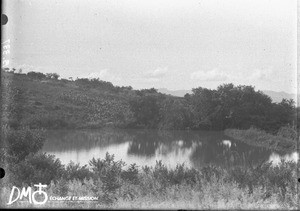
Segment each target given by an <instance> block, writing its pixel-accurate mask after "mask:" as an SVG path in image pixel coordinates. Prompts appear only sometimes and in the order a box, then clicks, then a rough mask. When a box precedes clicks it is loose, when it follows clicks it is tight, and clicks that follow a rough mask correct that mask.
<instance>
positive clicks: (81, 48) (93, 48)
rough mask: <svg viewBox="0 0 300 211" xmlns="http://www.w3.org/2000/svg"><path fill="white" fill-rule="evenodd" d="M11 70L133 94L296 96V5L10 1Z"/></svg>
mask: <svg viewBox="0 0 300 211" xmlns="http://www.w3.org/2000/svg"><path fill="white" fill-rule="evenodd" d="M3 9H4V13H5V14H7V16H8V23H7V24H6V25H5V26H4V29H3V30H4V31H3V35H4V36H3V37H2V42H3V41H5V40H7V39H10V54H9V55H8V57H9V65H8V67H14V68H17V69H19V68H21V69H22V71H23V72H28V71H38V72H43V73H49V72H56V73H58V74H59V75H60V76H61V77H62V78H69V77H73V78H74V79H75V78H77V77H78V78H100V79H101V80H105V81H110V82H112V83H113V84H114V85H119V86H132V87H133V88H134V89H142V88H151V87H155V88H167V89H170V90H179V89H192V88H196V87H199V86H201V87H206V88H211V89H215V88H217V86H219V85H221V84H224V83H234V84H235V85H253V86H255V88H256V89H259V90H273V91H285V92H289V93H296V88H297V87H296V86H297V83H296V79H297V59H296V55H297V54H296V53H297V1H296V0H188V1H186V0H6V1H5V2H4V8H3Z"/></svg>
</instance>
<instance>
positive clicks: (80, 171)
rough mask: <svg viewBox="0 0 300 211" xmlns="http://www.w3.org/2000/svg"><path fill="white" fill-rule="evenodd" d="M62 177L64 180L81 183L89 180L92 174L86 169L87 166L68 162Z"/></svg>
mask: <svg viewBox="0 0 300 211" xmlns="http://www.w3.org/2000/svg"><path fill="white" fill-rule="evenodd" d="M63 177H64V178H65V179H66V180H74V179H79V180H80V181H83V180H84V179H90V178H91V177H92V172H91V171H90V170H89V169H88V167H87V165H84V166H80V165H79V163H77V164H75V163H74V162H70V163H69V164H68V165H67V166H66V168H65V172H64V175H63Z"/></svg>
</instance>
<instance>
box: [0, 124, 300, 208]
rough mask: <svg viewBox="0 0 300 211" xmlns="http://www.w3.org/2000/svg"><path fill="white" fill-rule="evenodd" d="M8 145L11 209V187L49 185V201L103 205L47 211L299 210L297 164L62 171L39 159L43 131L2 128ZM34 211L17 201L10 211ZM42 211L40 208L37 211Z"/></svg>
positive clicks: (119, 164) (93, 164)
mask: <svg viewBox="0 0 300 211" xmlns="http://www.w3.org/2000/svg"><path fill="white" fill-rule="evenodd" d="M2 137H4V138H6V140H9V142H6V143H7V144H8V145H7V146H6V148H2V151H1V153H0V155H1V156H0V159H1V163H4V164H5V166H4V168H5V169H6V170H7V171H6V172H7V175H6V177H5V178H4V179H3V180H1V203H2V204H1V206H2V207H7V206H8V205H6V203H7V201H8V197H9V194H10V191H11V188H12V186H17V187H20V188H21V187H26V186H27V185H30V186H31V187H33V184H38V183H42V184H47V185H48V187H47V189H46V192H47V194H48V195H49V196H50V195H51V196H98V197H99V199H98V201H81V202H74V201H65V202H61V201H60V202H58V201H48V202H47V203H46V204H45V205H43V206H44V207H47V208H59V207H65V208H80V207H81V208H176V209H177V208H197V209H217V208H220V209H238V208H240V209H297V208H298V204H297V200H298V194H297V191H298V187H297V164H296V163H292V162H283V161H282V163H280V164H279V165H278V166H274V165H271V163H268V162H262V163H261V164H259V165H256V166H253V165H251V162H250V163H249V165H247V166H233V167H232V168H229V169H222V168H220V167H215V166H211V165H209V166H204V167H203V168H202V169H200V170H197V169H194V168H186V167H185V166H184V165H178V166H177V167H176V168H174V169H169V168H167V167H166V166H165V165H163V163H162V162H161V161H158V162H157V163H156V165H155V166H154V167H148V166H140V167H138V166H136V165H135V164H130V165H126V164H125V163H124V162H123V161H115V160H114V156H113V155H109V154H107V155H106V157H105V158H103V159H92V160H90V162H89V165H88V166H87V165H85V166H80V165H79V164H74V163H69V164H68V165H66V166H65V165H62V164H61V162H60V160H59V159H56V158H55V157H54V156H53V155H48V154H45V153H43V154H42V153H39V152H38V151H39V149H40V148H41V146H42V145H43V142H44V141H45V137H44V135H43V133H42V132H41V131H39V130H32V129H29V128H21V129H19V130H18V131H16V130H14V129H11V128H7V127H6V128H2ZM24 206H25V207H33V206H34V205H33V204H30V203H28V202H24V201H23V202H22V201H18V202H15V203H14V204H12V205H10V206H9V207H10V208H12V207H15V208H17V207H24ZM35 206H38V205H35Z"/></svg>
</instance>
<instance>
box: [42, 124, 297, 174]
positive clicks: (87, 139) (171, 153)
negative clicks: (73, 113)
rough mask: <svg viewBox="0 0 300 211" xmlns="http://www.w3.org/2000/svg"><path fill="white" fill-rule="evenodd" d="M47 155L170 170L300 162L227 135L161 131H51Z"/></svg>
mask: <svg viewBox="0 0 300 211" xmlns="http://www.w3.org/2000/svg"><path fill="white" fill-rule="evenodd" d="M42 151H44V152H47V153H50V154H54V155H56V157H58V158H60V160H61V161H62V163H64V164H67V163H69V162H70V161H73V162H75V163H80V164H82V165H84V164H88V161H89V160H90V159H92V158H93V157H95V158H104V157H105V154H106V152H108V153H110V154H114V155H115V158H116V160H121V159H122V160H123V161H125V162H126V163H127V164H130V163H136V164H137V165H139V166H142V165H149V166H153V165H155V163H156V161H158V160H162V161H163V163H164V164H165V165H167V166H169V167H175V166H176V165H177V164H178V163H185V165H186V166H190V167H195V168H200V167H203V166H205V165H208V164H214V165H218V166H225V167H227V166H228V167H229V166H232V165H247V164H249V162H251V163H252V164H255V163H258V162H261V161H263V160H265V161H273V163H275V164H276V163H278V162H279V161H278V160H280V159H281V158H283V159H286V160H298V153H293V154H291V155H283V156H280V155H278V154H276V153H274V152H272V151H270V150H266V149H264V148H258V147H253V146H249V145H247V144H245V143H240V142H234V141H231V140H229V138H228V137H226V136H225V135H224V134H223V132H207V131H206V132H204V131H157V130H121V129H101V130H77V131H76V130H51V131H48V134H47V141H46V143H45V145H44V148H43V150H42Z"/></svg>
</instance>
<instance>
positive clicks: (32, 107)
mask: <svg viewBox="0 0 300 211" xmlns="http://www.w3.org/2000/svg"><path fill="white" fill-rule="evenodd" d="M2 90H3V91H4V93H7V95H6V98H5V97H4V99H3V105H7V106H9V107H11V110H13V111H14V112H15V113H17V115H16V116H17V117H16V118H15V121H19V120H20V121H21V124H24V125H30V126H31V127H33V128H35V127H47V128H64V127H66V128H68V127H72V128H86V127H88V128H93V127H102V126H105V125H113V126H117V127H122V126H124V124H125V123H126V124H128V123H129V122H130V121H131V118H132V112H131V111H130V108H129V104H128V100H129V99H130V97H131V95H133V94H134V93H133V91H131V90H129V89H126V88H123V89H121V90H120V91H118V92H117V91H116V90H115V89H113V86H112V87H109V86H108V87H102V88H100V87H99V88H89V87H85V85H84V84H80V83H78V82H74V81H68V80H55V79H43V80H38V79H32V78H30V77H28V76H27V75H25V74H13V73H4V72H2ZM3 115H7V114H5V111H4V114H3ZM9 115H13V114H9Z"/></svg>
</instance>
